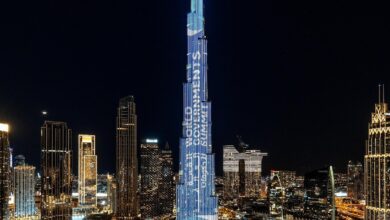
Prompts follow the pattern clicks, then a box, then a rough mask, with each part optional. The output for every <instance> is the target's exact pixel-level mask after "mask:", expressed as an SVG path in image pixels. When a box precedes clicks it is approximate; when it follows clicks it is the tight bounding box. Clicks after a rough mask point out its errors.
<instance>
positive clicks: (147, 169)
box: [140, 139, 161, 219]
mask: <svg viewBox="0 0 390 220" xmlns="http://www.w3.org/2000/svg"><path fill="white" fill-rule="evenodd" d="M140 157H141V160H140V161H141V169H140V174H141V190H140V194H141V195H140V196H141V200H140V205H141V217H142V219H153V218H157V217H158V216H159V209H160V207H158V205H159V204H158V203H159V198H158V192H159V188H158V187H159V183H160V182H161V175H160V174H161V161H160V160H159V158H160V152H159V148H158V140H157V139H146V140H145V141H144V143H142V144H141V148H140Z"/></svg>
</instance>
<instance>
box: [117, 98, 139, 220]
mask: <svg viewBox="0 0 390 220" xmlns="http://www.w3.org/2000/svg"><path fill="white" fill-rule="evenodd" d="M116 180H117V182H116V184H117V188H116V189H117V191H116V192H117V197H116V213H115V214H116V217H117V219H132V218H135V217H137V216H138V214H139V199H138V194H137V193H138V190H137V189H138V160H137V115H136V105H135V101H134V97H133V96H127V97H124V98H122V99H121V100H120V101H119V107H118V115H117V118H116Z"/></svg>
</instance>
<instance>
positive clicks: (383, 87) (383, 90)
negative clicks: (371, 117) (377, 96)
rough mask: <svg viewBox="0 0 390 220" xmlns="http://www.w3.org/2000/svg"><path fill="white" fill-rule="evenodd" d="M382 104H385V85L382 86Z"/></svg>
mask: <svg viewBox="0 0 390 220" xmlns="http://www.w3.org/2000/svg"><path fill="white" fill-rule="evenodd" d="M382 100H383V102H382V103H385V84H382Z"/></svg>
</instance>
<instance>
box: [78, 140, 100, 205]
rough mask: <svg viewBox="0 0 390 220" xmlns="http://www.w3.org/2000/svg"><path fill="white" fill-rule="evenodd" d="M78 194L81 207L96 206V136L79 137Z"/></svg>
mask: <svg viewBox="0 0 390 220" xmlns="http://www.w3.org/2000/svg"><path fill="white" fill-rule="evenodd" d="M78 144H79V145H78V146H79V151H78V154H79V155H78V171H79V176H78V181H79V182H78V192H79V204H80V206H89V207H95V206H96V201H97V197H96V193H97V156H96V146H95V145H96V139H95V135H86V134H80V135H79V136H78Z"/></svg>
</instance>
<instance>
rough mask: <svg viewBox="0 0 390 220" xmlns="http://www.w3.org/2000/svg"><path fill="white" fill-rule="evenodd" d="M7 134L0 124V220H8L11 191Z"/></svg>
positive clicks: (4, 125) (4, 127) (5, 126)
mask: <svg viewBox="0 0 390 220" xmlns="http://www.w3.org/2000/svg"><path fill="white" fill-rule="evenodd" d="M8 132H9V127H8V124H3V123H0V219H8V218H9V210H8V200H9V194H10V191H11V165H10V154H11V153H10V148H9V140H8Z"/></svg>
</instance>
